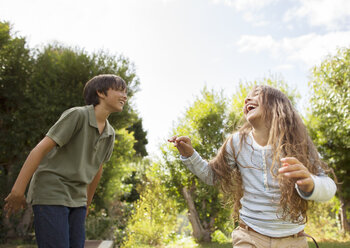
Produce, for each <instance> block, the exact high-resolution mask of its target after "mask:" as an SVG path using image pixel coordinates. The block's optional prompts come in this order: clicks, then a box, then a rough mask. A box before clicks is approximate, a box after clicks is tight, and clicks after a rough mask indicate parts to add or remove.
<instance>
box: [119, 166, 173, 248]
mask: <svg viewBox="0 0 350 248" xmlns="http://www.w3.org/2000/svg"><path fill="white" fill-rule="evenodd" d="M162 173H163V172H162V171H161V167H160V166H159V164H157V163H153V164H152V166H150V167H148V169H147V171H146V175H145V176H146V177H145V178H144V181H143V184H142V185H140V188H139V192H140V194H141V196H140V199H139V200H138V201H137V203H136V206H135V210H134V211H133V214H132V216H131V218H130V221H129V222H128V225H127V229H126V230H127V233H128V237H127V240H126V241H125V243H124V245H123V246H122V247H125V248H128V247H155V246H160V245H164V244H166V243H167V242H169V241H171V239H172V236H173V235H174V227H175V226H176V215H177V213H178V209H177V204H176V201H175V199H172V198H169V197H168V193H167V191H168V189H167V187H166V185H165V184H164V181H163V179H162V177H159V175H160V174H162Z"/></svg>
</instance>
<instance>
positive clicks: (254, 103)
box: [243, 87, 263, 126]
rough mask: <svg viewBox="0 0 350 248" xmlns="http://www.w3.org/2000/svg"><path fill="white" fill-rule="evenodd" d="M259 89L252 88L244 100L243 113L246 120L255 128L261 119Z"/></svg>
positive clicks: (261, 110)
mask: <svg viewBox="0 0 350 248" xmlns="http://www.w3.org/2000/svg"><path fill="white" fill-rule="evenodd" d="M260 95H261V89H260V88H258V87H257V88H254V89H253V90H252V91H251V92H250V93H249V94H248V96H247V97H246V99H245V100H244V108H243V113H244V116H245V118H246V120H247V121H248V122H249V123H250V124H252V125H253V126H255V125H254V124H259V122H260V121H261V119H262V114H263V108H262V106H261V101H260Z"/></svg>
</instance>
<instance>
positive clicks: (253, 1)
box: [212, 0, 278, 11]
mask: <svg viewBox="0 0 350 248" xmlns="http://www.w3.org/2000/svg"><path fill="white" fill-rule="evenodd" d="M212 1H213V2H214V3H223V4H225V5H227V6H230V7H234V8H235V9H236V10H238V11H245V10H258V9H262V8H264V7H265V6H267V5H270V4H271V3H273V2H276V1H278V0H212Z"/></svg>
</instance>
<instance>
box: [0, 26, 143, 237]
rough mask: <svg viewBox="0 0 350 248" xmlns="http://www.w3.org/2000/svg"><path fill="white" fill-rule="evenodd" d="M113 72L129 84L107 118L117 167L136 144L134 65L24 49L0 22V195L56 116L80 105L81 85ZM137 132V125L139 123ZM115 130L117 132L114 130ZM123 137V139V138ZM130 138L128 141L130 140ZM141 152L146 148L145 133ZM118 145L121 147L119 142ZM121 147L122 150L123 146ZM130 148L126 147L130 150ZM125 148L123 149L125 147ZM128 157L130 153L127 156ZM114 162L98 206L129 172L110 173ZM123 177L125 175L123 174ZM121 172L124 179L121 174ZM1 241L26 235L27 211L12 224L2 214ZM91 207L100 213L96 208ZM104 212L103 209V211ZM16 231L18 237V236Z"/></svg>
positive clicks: (103, 56) (60, 49) (65, 50)
mask: <svg viewBox="0 0 350 248" xmlns="http://www.w3.org/2000/svg"><path fill="white" fill-rule="evenodd" d="M105 73H112V74H116V75H119V76H121V77H122V78H123V79H124V80H125V82H126V84H127V85H128V99H129V100H128V103H127V104H126V105H125V106H124V110H123V112H121V113H115V114H113V115H111V116H110V117H109V122H110V123H111V125H112V126H113V127H114V128H115V129H116V130H117V134H118V135H119V136H118V135H117V143H116V148H117V149H118V151H117V153H118V155H117V156H118V159H116V160H115V162H118V163H119V164H118V165H117V167H118V168H119V169H120V168H121V167H123V166H125V167H128V166H129V163H130V162H132V161H131V160H133V154H134V153H135V151H134V149H133V145H134V143H135V141H134V138H135V136H134V135H133V133H132V132H130V133H129V132H127V131H126V130H125V128H127V127H130V126H133V124H134V123H135V122H139V121H140V118H139V117H138V114H137V113H136V111H135V110H134V108H133V106H132V105H133V104H132V100H133V96H134V94H135V93H136V92H137V91H138V85H139V83H140V82H139V79H138V77H137V76H136V73H135V69H134V66H133V64H132V63H131V62H130V61H129V60H128V59H127V58H125V57H123V56H116V55H110V54H108V53H105V52H103V51H100V52H97V53H93V54H89V53H87V52H85V51H84V50H83V49H79V48H70V47H65V46H62V45H60V44H52V45H47V46H45V47H43V48H42V49H37V50H34V49H30V48H27V45H26V41H25V38H21V37H16V36H14V35H13V34H12V32H11V27H10V25H9V24H8V23H6V22H0V89H1V91H0V111H1V112H0V113H1V119H0V138H1V141H2V144H3V145H2V146H1V151H0V179H1V180H0V184H1V188H0V195H1V197H2V199H4V198H5V197H6V195H7V194H8V193H9V191H10V190H11V188H12V185H13V183H14V181H15V179H16V178H17V174H18V172H19V170H20V168H21V166H22V164H23V162H24V159H25V158H26V156H27V155H28V153H29V151H30V150H31V149H32V148H33V147H34V146H35V145H36V144H37V142H38V141H39V140H40V139H42V138H43V137H44V135H45V133H46V132H47V131H48V129H49V128H50V126H52V125H53V124H54V123H55V122H56V121H57V119H58V118H59V116H60V114H61V113H62V112H63V111H64V110H66V109H68V108H70V107H73V106H81V105H84V104H85V103H84V101H83V96H82V91H83V87H84V84H85V82H87V81H88V80H89V79H91V78H92V77H93V76H95V75H98V74H105ZM138 125H139V133H142V123H139V124H138ZM119 130H120V131H119ZM123 135H124V136H125V137H122V136H123ZM131 136H133V137H131ZM141 138H142V142H141V143H140V148H139V149H140V150H141V149H144V147H142V144H144V145H145V144H146V143H147V142H146V141H147V140H146V138H145V135H144V136H143V137H141ZM136 141H137V139H136ZM118 142H121V143H118ZM120 144H125V145H126V146H125V147H124V146H123V145H120ZM130 145H131V146H130ZM126 147H128V148H129V150H128V151H126V150H125V149H124V148H126ZM130 153H132V155H130ZM112 163H113V162H111V163H109V164H107V165H106V167H105V173H104V177H106V178H109V179H110V180H109V181H108V182H107V181H102V184H103V185H104V186H105V188H103V190H101V192H100V193H97V199H104V198H106V201H104V200H103V201H102V200H101V201H97V203H98V204H101V205H102V204H106V203H107V202H110V201H109V200H108V199H109V198H110V197H112V194H111V191H112V189H111V187H112V185H114V186H115V184H113V183H114V182H115V181H116V180H117V179H119V178H123V177H126V175H124V174H128V173H129V172H128V170H126V169H125V170H122V169H120V170H119V172H120V173H115V169H114V166H115V165H114V164H112ZM123 173H124V174H123ZM122 174H123V175H122ZM3 204H4V202H3V201H0V207H1V214H2V221H1V224H0V228H1V229H2V228H5V229H6V230H4V231H1V232H0V238H1V240H3V238H4V236H7V237H10V236H13V237H15V236H18V235H22V236H25V235H26V234H27V233H28V228H30V227H31V218H30V217H31V208H27V209H26V210H25V212H24V213H23V214H21V215H19V216H18V217H13V218H12V220H11V221H9V220H7V219H6V218H4V215H3V213H2V208H3ZM98 204H97V205H96V206H97V207H99V209H101V208H102V206H100V205H98ZM106 209H108V207H106ZM20 233H21V234H20Z"/></svg>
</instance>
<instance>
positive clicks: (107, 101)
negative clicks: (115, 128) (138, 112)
mask: <svg viewBox="0 0 350 248" xmlns="http://www.w3.org/2000/svg"><path fill="white" fill-rule="evenodd" d="M127 99H128V97H127V93H126V89H125V90H114V89H109V90H108V91H107V95H103V96H102V97H100V103H102V104H103V105H104V106H105V107H106V108H107V109H108V110H109V111H110V112H111V113H113V112H122V111H123V107H124V105H125V104H126V101H127Z"/></svg>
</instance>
